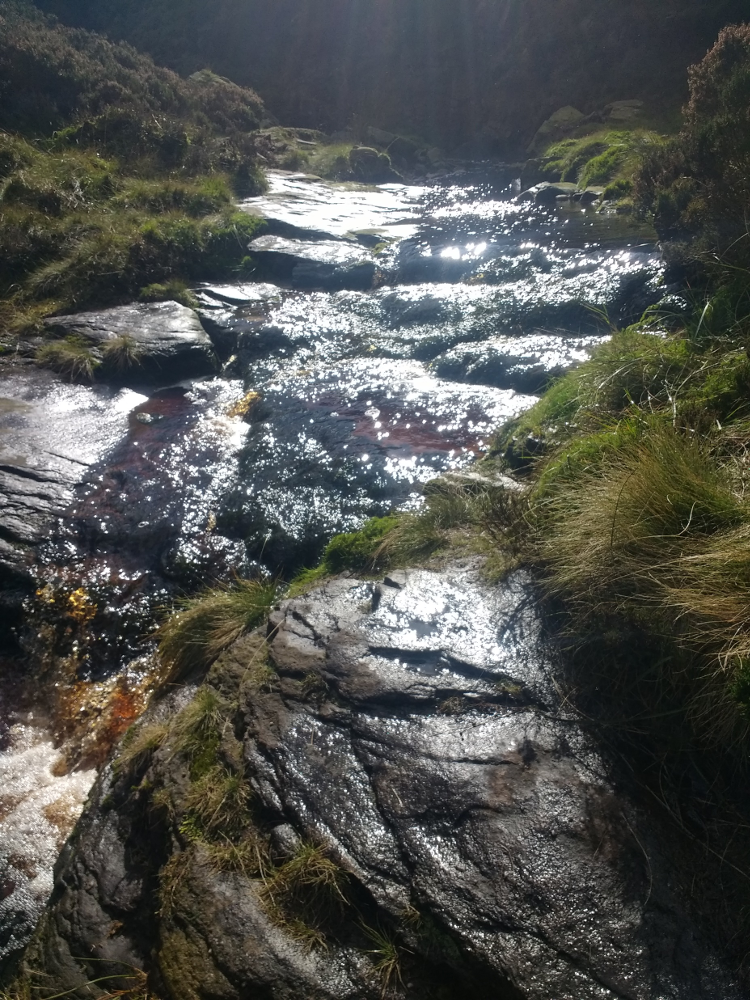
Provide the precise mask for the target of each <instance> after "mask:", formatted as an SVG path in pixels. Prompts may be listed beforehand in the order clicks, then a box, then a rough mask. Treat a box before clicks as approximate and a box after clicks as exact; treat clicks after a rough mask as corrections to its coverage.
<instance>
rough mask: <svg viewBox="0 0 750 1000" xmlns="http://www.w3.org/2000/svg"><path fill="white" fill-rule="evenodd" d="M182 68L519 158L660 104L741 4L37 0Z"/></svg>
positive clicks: (335, 118) (302, 106) (339, 121)
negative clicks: (609, 118)
mask: <svg viewBox="0 0 750 1000" xmlns="http://www.w3.org/2000/svg"><path fill="white" fill-rule="evenodd" d="M40 6H43V7H44V8H45V9H47V10H50V11H53V12H54V13H55V14H57V15H58V16H59V17H60V18H61V19H62V20H63V21H65V22H66V23H70V24H77V25H81V26H84V27H88V28H93V29H95V30H98V31H104V32H106V33H107V34H109V35H110V36H111V37H113V38H116V39H120V38H122V39H126V40H128V41H130V42H132V43H133V44H134V45H136V47H138V48H139V49H143V50H145V51H148V52H150V53H151V54H152V55H153V56H154V57H155V58H156V59H157V61H159V62H162V63H164V64H165V65H168V66H172V67H173V68H175V69H177V70H178V71H179V72H182V73H191V72H194V71H195V70H198V69H201V68H203V67H205V66H209V67H210V68H211V69H213V70H214V71H215V72H217V73H220V74H222V75H225V76H228V77H230V78H231V79H233V80H235V81H236V82H237V83H241V84H245V85H251V86H253V87H255V88H256V89H258V90H259V92H260V93H261V96H262V97H263V98H264V99H265V101H266V102H267V104H268V105H269V107H270V108H271V110H272V111H273V112H274V113H275V114H277V115H278V116H279V117H280V118H281V119H282V120H283V121H284V122H286V123H287V124H294V125H304V126H308V127H320V128H323V129H324V130H326V131H332V130H335V129H337V128H342V127H345V126H347V125H349V124H350V123H351V122H352V119H353V118H354V119H359V120H360V121H363V122H364V123H366V124H372V125H378V126H380V127H382V128H386V129H393V130H395V131H401V132H412V133H416V134H418V135H422V136H424V137H425V138H426V139H429V140H430V141H431V142H433V143H437V144H438V145H440V146H443V147H445V148H448V149H454V148H457V147H460V146H461V145H463V144H466V143H470V145H469V146H468V147H467V148H466V150H465V152H466V154H467V155H485V154H498V155H516V154H518V153H520V152H521V151H523V149H525V147H526V145H527V143H528V141H529V139H530V138H531V136H532V135H533V134H534V132H535V130H536V128H537V127H538V126H539V125H540V124H541V122H543V121H544V120H545V118H547V117H548V116H549V115H550V114H551V113H552V112H554V111H555V110H556V109H558V108H560V107H561V106H563V105H568V104H572V105H575V106H576V107H578V108H580V110H581V111H583V112H584V113H586V114H587V113H589V112H592V111H595V110H597V109H599V108H601V107H602V106H603V105H604V104H606V103H607V102H608V101H614V100H619V99H625V98H640V99H643V100H645V101H646V103H647V105H650V106H651V108H652V109H653V110H654V111H655V112H657V113H659V114H662V113H664V112H669V111H676V110H677V109H678V108H679V106H680V105H681V104H682V103H683V102H684V99H685V98H686V96H687V90H686V86H685V80H686V72H685V71H686V68H687V66H688V65H690V64H691V63H694V62H696V61H698V60H699V59H700V58H701V57H702V56H703V55H704V54H705V52H706V50H707V49H708V48H709V47H710V46H711V44H712V43H713V41H714V40H715V37H716V34H717V32H718V31H719V30H720V28H721V27H723V26H724V25H726V24H728V23H731V22H733V21H739V20H743V19H744V16H745V15H746V13H747V4H746V2H742V0H688V2H684V0H632V2H629V3H627V4H624V3H612V2H609V3H605V2H602V0H524V2H523V3H520V2H518V0H315V2H314V3H311V2H308V0H275V2H274V3H272V4H269V3H267V2H266V0H215V2H213V3H211V4H207V3H205V2H204V0H180V2H177V0H40Z"/></svg>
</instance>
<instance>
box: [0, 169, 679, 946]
mask: <svg viewBox="0 0 750 1000" xmlns="http://www.w3.org/2000/svg"><path fill="white" fill-rule="evenodd" d="M513 193H514V192H513V190H512V189H507V190H504V191H503V190H499V189H497V188H494V187H491V186H490V185H478V184H476V183H471V184H467V185H464V186H462V185H461V184H460V183H452V184H451V185H450V186H442V187H441V186H436V187H433V188H424V187H408V186H402V185H385V186H382V187H379V188H358V187H355V186H350V185H347V186H336V185H330V184H327V183H324V182H321V181H317V180H310V179H306V178H303V177H301V176H300V175H292V174H281V173H279V174H274V175H272V177H271V189H270V191H269V193H268V194H267V195H264V196H263V197H262V198H258V199H253V200H252V201H250V202H247V203H245V205H244V206H243V207H245V209H246V210H248V211H252V212H256V213H261V214H264V215H265V216H266V217H267V218H268V220H269V230H270V232H271V234H276V235H278V236H279V237H283V239H284V241H285V243H284V244H283V247H284V253H278V254H276V253H274V252H273V251H270V252H265V253H264V254H263V255H262V260H261V259H260V256H259V265H258V269H257V272H256V273H255V275H254V276H253V277H254V278H255V279H257V280H254V281H248V280H245V281H244V282H243V283H237V284H233V285H231V284H227V285H221V286H204V287H202V288H200V289H198V290H197V294H198V297H199V300H200V303H201V308H200V315H201V318H202V320H203V322H204V325H205V326H206V329H207V331H208V332H209V334H210V335H211V337H212V339H213V340H214V344H215V346H216V349H217V352H218V353H219V355H220V356H221V358H222V362H223V370H222V373H221V374H220V375H219V376H216V377H212V378H206V379H199V380H192V381H190V382H186V383H182V384H180V385H176V386H175V385H171V386H170V385H166V386H163V387H161V388H159V389H156V390H153V391H145V390H143V389H142V388H138V387H126V388H124V389H122V390H119V389H118V390H114V389H108V388H106V387H97V388H85V387H80V386H66V385H63V384H62V383H60V382H59V381H58V380H56V379H55V378H54V377H53V376H50V375H48V374H46V373H41V374H40V373H39V372H38V371H33V372H30V371H19V372H17V373H14V374H13V375H12V376H11V377H9V378H8V379H7V380H6V383H5V387H4V388H3V387H1V386H0V427H1V428H2V429H3V438H2V442H0V449H1V452H0V464H1V465H2V469H3V470H6V469H8V468H10V469H12V470H15V471H14V472H13V475H15V476H16V481H19V477H20V479H23V478H24V475H26V473H27V472H29V470H30V471H31V472H32V473H33V474H34V475H35V476H37V477H38V476H42V478H43V475H47V474H49V475H50V476H52V477H53V479H54V482H55V484H56V485H55V488H54V489H52V488H51V487H50V491H49V496H47V495H45V497H46V498H45V499H44V504H43V505H42V506H43V509H42V510H41V513H40V514H39V517H40V518H43V517H48V518H49V519H50V524H51V527H49V528H45V530H44V532H43V534H44V536H45V539H46V540H45V542H44V543H43V544H41V545H37V546H36V548H35V549H34V550H33V551H34V553H35V555H34V558H35V560H36V563H35V566H34V578H35V589H36V596H30V597H29V598H28V600H27V603H26V611H25V619H24V623H23V624H22V626H21V640H22V646H23V650H24V658H23V659H22V660H20V661H17V663H16V669H17V675H16V676H15V680H14V679H13V676H12V674H11V673H9V672H7V671H6V672H4V674H3V676H4V680H3V681H2V683H0V703H1V704H2V705H3V712H4V718H5V722H6V725H5V728H4V730H2V732H0V736H1V737H2V742H0V778H2V780H3V785H4V798H3V799H2V812H0V839H2V842H3V844H4V847H3V848H2V851H0V889H1V890H2V891H0V899H2V902H0V962H1V961H2V958H3V956H4V955H8V954H11V953H12V952H13V951H14V949H16V948H17V946H18V945H19V944H20V943H23V940H24V939H25V936H26V935H27V934H28V930H29V927H30V926H31V925H32V924H33V921H34V919H35V917H36V915H37V913H38V912H39V909H40V907H41V906H42V905H43V902H44V899H45V898H46V894H47V893H48V891H49V888H50V885H51V881H50V880H51V866H52V863H53V861H54V858H55V856H56V854H57V852H58V850H59V847H60V844H61V842H62V840H63V839H64V837H65V836H66V834H67V833H68V832H69V830H70V828H71V825H72V823H73V822H74V820H75V817H76V816H77V814H78V813H79V811H80V808H81V805H82V803H83V800H84V798H85V795H86V792H87V790H88V788H89V786H90V783H91V781H92V780H93V777H94V774H95V770H96V767H97V766H98V765H99V764H100V763H101V762H102V760H103V759H104V758H105V757H106V754H107V752H108V750H109V748H110V746H111V745H112V744H113V743H114V742H115V741H116V739H117V738H119V736H120V735H121V733H122V732H123V731H124V730H125V729H126V728H127V726H128V725H129V724H130V722H131V721H132V720H133V719H134V718H136V717H137V716H138V714H139V713H140V712H141V711H142V709H143V707H144V706H145V704H146V703H147V700H148V697H149V693H150V690H151V689H152V687H153V685H154V683H155V681H156V678H157V676H158V671H157V670H156V667H155V664H154V660H153V658H152V657H151V648H152V643H150V641H149V635H150V634H151V632H152V630H153V628H154V625H155V623H156V621H157V619H158V615H159V612H160V609H161V608H162V607H163V606H165V605H167V604H168V603H169V602H170V601H171V600H172V599H174V597H176V596H179V595H180V594H183V593H186V592H190V591H193V590H195V589H196V587H199V586H201V585H203V584H205V583H207V582H212V581H222V580H228V579H230V578H231V576H232V574H233V573H240V574H247V573H251V572H259V571H260V572H266V573H271V574H274V575H281V576H284V575H286V576H288V575H289V574H291V573H292V572H293V571H294V570H295V569H296V568H299V567H300V566H302V565H314V564H315V562H316V560H317V559H318V558H319V555H320V552H321V550H322V547H323V545H324V544H325V542H326V541H327V540H328V539H329V538H330V537H331V535H332V534H334V533H335V532H337V531H341V530H350V529H353V528H356V527H357V526H358V525H360V524H361V523H362V522H363V520H364V519H365V518H367V517H368V516H371V515H374V514H384V513H387V512H388V511H390V510H392V509H398V508H399V507H404V506H406V507H413V506H415V505H417V504H418V503H419V490H420V487H421V485H422V484H423V483H424V482H426V481H427V480H429V479H431V478H433V477H434V476H436V475H439V474H440V473H442V472H445V471H448V470H453V471H455V470H460V469H462V468H465V467H466V466H467V465H469V464H470V463H471V462H472V461H473V460H474V459H475V458H476V457H477V456H480V455H481V454H482V453H483V452H484V451H486V449H487V447H488V445H489V442H490V440H491V437H492V433H493V429H494V428H496V427H497V426H498V425H499V424H501V423H502V422H503V421H505V420H507V419H508V418H510V417H512V416H514V415H516V414H518V413H520V412H521V411H522V410H524V409H525V408H527V407H528V406H530V405H531V404H532V403H533V402H534V399H535V398H536V394H537V393H538V392H539V391H541V389H542V388H543V386H544V384H545V383H546V382H547V381H548V380H549V378H550V377H551V376H552V375H555V374H558V373H560V372H562V371H564V370H566V369H567V368H569V367H570V366H571V365H573V364H575V363H577V362H579V361H580V360H582V359H583V358H584V357H585V356H586V354H587V352H588V350H589V349H590V347H591V345H592V344H595V343H597V342H598V341H600V340H601V339H602V338H603V337H605V336H607V335H608V328H607V326H606V324H605V323H604V322H603V317H604V316H605V315H606V316H608V317H609V318H611V319H612V320H615V321H622V320H626V319H628V318H633V317H635V316H637V315H638V314H639V313H640V312H641V311H642V310H643V308H645V307H646V306H647V305H649V304H650V303H652V302H654V301H656V300H658V299H659V297H660V295H661V294H662V290H661V289H660V288H659V282H660V279H661V274H662V267H661V264H660V262H659V258H658V255H657V252H656V249H655V247H654V244H653V234H652V233H650V232H648V231H647V230H644V229H643V228H642V227H641V226H639V225H636V224H634V223H633V222H632V221H631V220H629V219H627V218H623V217H617V216H601V215H597V214H596V213H594V212H592V211H590V210H589V211H587V210H583V209H581V208H578V207H573V206H570V205H559V206H556V207H555V208H553V209H552V210H548V209H542V208H537V207H534V206H530V205H528V204H526V203H517V202H516V201H514V200H513ZM298 244H304V254H302V253H300V255H299V259H300V261H304V268H303V270H302V271H299V270H297V268H298V267H299V266H301V265H300V264H298V263H297V262H296V261H295V258H294V252H295V251H294V247H295V245H298ZM331 244H333V245H335V247H336V252H335V253H332V256H333V257H335V259H336V263H335V267H334V266H333V265H330V266H329V264H327V263H326V261H325V255H326V253H327V252H328V251H327V250H326V247H327V246H328V245H331ZM279 245H281V244H279ZM347 247H357V248H358V251H363V250H364V251H366V253H365V255H366V256H367V257H368V260H371V264H372V268H371V269H372V273H373V275H374V280H373V287H372V288H370V289H363V288H362V287H360V285H361V280H362V274H361V270H360V271H358V272H357V274H355V275H353V276H350V275H349V274H348V272H347V270H346V267H342V266H341V265H340V262H341V261H342V260H345V259H346V257H347V254H346V253H344V252H343V251H345V250H346V248H347ZM290 248H291V250H290ZM354 257H356V258H357V259H359V258H361V253H359V252H358V254H356V255H354ZM310 260H313V261H318V262H319V264H318V263H313V265H310ZM319 265H320V266H319ZM311 267H312V270H311ZM332 267H334V269H333V270H332ZM316 268H318V270H315V269H316ZM311 275H312V278H311ZM316 276H317V277H316ZM350 277H351V280H350ZM311 281H312V283H311ZM316 281H318V284H316V283H315V282H316ZM136 389H137V391H136ZM24 470H25V471H24ZM54 477H57V478H56V479H55V478H54ZM26 478H27V479H28V476H27V477H26ZM24 481H26V480H24ZM34 482H37V480H34ZM35 488H36V487H35ZM45 488H46V487H45ZM22 514H23V512H22ZM19 520H21V521H22V520H23V516H19ZM45 523H46V522H45ZM19 537H20V536H19ZM0 541H1V539H0ZM28 541H29V543H33V532H30V533H29V538H28ZM18 662H20V663H21V664H22V669H20V671H18ZM42 694H43V695H44V697H42ZM29 713H31V716H30V715H29Z"/></svg>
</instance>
